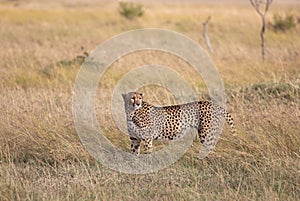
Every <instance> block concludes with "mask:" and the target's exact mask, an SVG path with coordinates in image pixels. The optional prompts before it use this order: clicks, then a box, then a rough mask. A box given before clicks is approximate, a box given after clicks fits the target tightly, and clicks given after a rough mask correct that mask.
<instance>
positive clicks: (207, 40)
mask: <svg viewBox="0 0 300 201" xmlns="http://www.w3.org/2000/svg"><path fill="white" fill-rule="evenodd" d="M210 19H211V16H208V18H207V19H206V20H205V21H204V22H203V28H204V29H203V37H204V39H205V43H206V46H207V48H208V49H209V51H210V52H213V49H212V46H211V43H210V40H209V37H208V34H207V29H208V28H207V26H208V23H209V21H210Z"/></svg>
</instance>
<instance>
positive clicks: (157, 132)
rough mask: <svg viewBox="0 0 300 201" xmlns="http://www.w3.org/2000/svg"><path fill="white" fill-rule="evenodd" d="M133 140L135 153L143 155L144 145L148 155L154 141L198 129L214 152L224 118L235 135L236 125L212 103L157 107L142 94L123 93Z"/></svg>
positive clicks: (131, 140)
mask: <svg viewBox="0 0 300 201" xmlns="http://www.w3.org/2000/svg"><path fill="white" fill-rule="evenodd" d="M122 97H123V100H124V105H125V112H126V118H127V130H128V134H129V137H130V143H131V153H132V154H134V155H139V154H140V144H141V141H143V142H144V151H145V153H151V151H152V141H153V140H175V139H178V138H180V137H181V136H182V135H183V134H184V131H185V130H186V129H188V128H196V129H197V130H198V135H199V139H200V142H201V144H202V145H203V146H204V147H205V148H206V149H207V150H209V151H210V150H212V149H213V148H214V146H215V144H216V141H217V133H218V129H219V127H220V124H221V120H222V118H225V120H226V122H227V123H228V124H229V126H230V127H231V130H232V132H233V133H234V132H235V128H234V122H233V119H232V117H231V115H230V114H229V113H228V112H226V110H225V109H224V108H222V107H220V106H218V105H216V104H214V103H213V102H211V101H196V102H190V103H185V104H181V105H171V106H154V105H152V104H149V103H147V102H145V101H144V100H143V94H142V93H138V92H129V93H127V94H123V93H122Z"/></svg>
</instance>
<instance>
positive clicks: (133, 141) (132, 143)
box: [130, 137, 141, 156]
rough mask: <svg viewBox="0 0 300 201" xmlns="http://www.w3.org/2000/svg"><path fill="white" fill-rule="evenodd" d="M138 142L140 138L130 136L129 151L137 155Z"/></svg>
mask: <svg viewBox="0 0 300 201" xmlns="http://www.w3.org/2000/svg"><path fill="white" fill-rule="evenodd" d="M140 144H141V140H140V139H137V138H134V137H130V147H131V153H132V154H134V155H136V156H138V155H139V154H140Z"/></svg>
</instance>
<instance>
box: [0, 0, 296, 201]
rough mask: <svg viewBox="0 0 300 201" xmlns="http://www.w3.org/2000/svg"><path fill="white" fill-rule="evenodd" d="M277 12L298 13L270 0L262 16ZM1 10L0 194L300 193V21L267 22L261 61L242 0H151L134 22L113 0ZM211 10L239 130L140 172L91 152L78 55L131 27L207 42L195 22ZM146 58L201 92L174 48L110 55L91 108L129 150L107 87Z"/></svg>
mask: <svg viewBox="0 0 300 201" xmlns="http://www.w3.org/2000/svg"><path fill="white" fill-rule="evenodd" d="M34 5H36V4H34ZM150 8H151V9H150ZM153 8H155V9H153ZM277 12H284V13H293V14H294V15H297V16H299V15H300V14H299V9H298V8H297V7H288V6H287V7H285V6H281V7H276V6H274V7H272V8H271V10H270V15H269V19H271V16H272V15H273V14H274V13H277ZM0 13H1V14H0V15H1V16H2V17H1V18H0V25H1V26H0V44H1V49H0V66H1V67H0V77H1V79H0V102H1V104H0V200H140V199H146V200H150V199H153V200H299V199H300V185H299V184H300V172H299V167H300V162H299V161H300V160H299V157H300V150H299V149H300V148H299V147H300V138H299V125H300V121H299V119H300V118H299V116H300V103H299V90H300V89H299V87H300V86H299V84H300V83H299V79H300V78H299V65H300V63H299V61H300V60H299V47H300V40H299V37H298V32H299V27H297V28H296V29H295V30H292V31H289V32H287V33H273V32H271V31H268V32H267V46H268V49H269V52H270V53H269V54H268V57H267V60H266V61H265V62H262V61H261V60H260V54H259V41H258V39H259V37H258V32H259V26H258V24H259V18H258V17H256V13H255V12H254V11H253V10H252V8H251V7H250V6H249V7H247V6H241V5H236V6H234V5H232V6H225V7H224V5H222V6H220V5H209V6H207V5H205V6H204V5H185V6H179V5H168V6H165V5H156V4H151V5H146V6H145V14H144V16H143V17H141V18H139V19H135V20H131V21H129V20H126V19H124V18H122V17H121V16H118V14H117V4H114V3H110V4H106V5H105V6H104V7H98V6H95V7H93V8H92V7H89V6H87V7H85V8H84V9H82V8H80V7H76V6H69V5H64V6H60V7H58V8H57V7H52V8H43V10H40V9H37V8H36V7H30V6H28V5H27V6H26V5H22V3H21V4H20V5H19V6H13V5H12V3H5V4H4V3H1V4H0ZM208 15H211V16H212V24H210V28H209V34H210V36H211V41H212V44H213V46H214V50H215V51H214V53H213V54H212V55H211V56H212V58H213V60H214V61H215V63H216V65H217V66H218V68H219V70H220V73H221V75H222V77H223V79H224V82H225V86H226V88H227V91H226V92H227V96H228V104H227V108H228V110H229V111H231V113H232V114H233V116H234V119H235V122H236V125H237V136H236V137H235V136H232V135H231V134H230V132H229V131H228V128H227V127H225V130H224V132H223V135H222V137H221V139H220V141H219V143H218V144H217V147H216V149H215V151H214V153H213V154H212V155H210V156H209V157H208V158H206V159H203V160H200V159H198V158H197V156H198V152H199V150H200V147H201V145H200V143H199V142H198V141H197V140H195V142H194V144H193V146H192V147H191V148H190V150H189V151H188V152H187V153H186V154H185V155H184V156H183V157H182V158H181V159H180V160H179V161H177V162H176V163H175V164H173V165H171V166H170V167H168V168H166V169H163V170H161V171H159V172H156V173H151V174H147V175H128V174H122V173H119V172H115V171H112V170H109V169H107V168H106V167H104V166H102V165H101V164H99V163H98V162H96V161H95V160H94V159H93V158H92V157H91V156H90V155H89V154H88V153H87V152H86V151H85V149H84V147H83V146H82V144H81V142H80V140H79V138H78V136H77V133H76V131H75V127H74V123H73V117H72V89H73V83H74V81H75V78H76V74H77V72H78V70H79V67H80V65H79V63H80V61H78V60H76V57H77V56H78V55H83V52H84V51H87V52H89V51H91V50H92V49H94V48H95V47H96V46H97V45H98V44H99V43H100V42H102V41H104V40H106V39H108V38H109V37H111V36H113V35H115V34H118V33H120V32H122V31H127V30H130V29H133V28H143V27H160V28H168V29H172V30H175V31H178V32H181V33H183V34H186V35H188V36H189V37H191V38H192V39H194V40H195V41H198V42H199V43H201V44H204V41H203V39H202V36H201V30H202V25H201V23H202V21H203V20H205V19H206V17H207V16H208ZM82 46H84V50H82V48H81V47H82ZM153 61H155V63H159V64H162V65H167V66H170V67H173V68H174V69H176V70H177V71H178V72H180V73H181V74H182V75H183V76H184V77H185V79H187V80H188V81H189V82H190V83H191V85H192V86H193V88H194V89H195V91H196V92H197V94H198V95H199V97H203V98H204V97H206V87H205V85H204V83H203V82H202V80H201V77H195V76H194V73H193V71H192V69H191V68H190V66H189V65H188V64H187V63H185V62H184V61H181V60H180V59H178V58H176V57H174V56H172V55H168V54H165V53H164V54H162V53H157V52H149V51H148V52H147V51H145V52H140V53H136V54H130V55H127V56H126V57H124V58H122V59H120V60H118V61H117V62H115V63H114V64H113V65H112V66H111V67H110V69H109V70H108V71H107V72H106V74H105V76H104V78H103V80H102V82H101V83H104V84H101V85H99V91H98V92H97V96H96V98H97V102H96V106H95V107H96V108H97V117H98V120H99V122H100V123H101V125H102V126H103V127H104V128H105V130H106V131H107V133H106V135H107V137H108V138H109V139H110V140H111V141H112V143H113V144H115V145H116V146H119V147H121V148H122V149H124V150H127V151H129V141H128V138H127V137H126V136H125V135H124V134H122V133H121V132H120V131H118V129H117V128H116V127H115V126H114V124H111V123H109V122H112V117H111V114H110V99H111V96H112V95H111V94H112V91H113V87H114V86H115V84H116V83H117V81H118V79H120V77H121V76H122V75H123V74H124V73H125V72H126V71H128V70H129V69H132V68H134V67H137V66H139V65H143V64H148V63H149V62H153ZM141 90H142V91H144V92H145V95H146V98H147V100H150V101H151V102H154V103H156V104H171V103H172V101H173V99H172V97H170V99H161V98H160V96H157V94H156V92H157V91H158V90H159V91H160V92H161V93H163V94H165V95H166V96H168V92H166V91H164V90H163V89H162V88H155V87H153V86H152V87H148V88H147V87H146V88H142V89H141ZM100 106H101V107H100Z"/></svg>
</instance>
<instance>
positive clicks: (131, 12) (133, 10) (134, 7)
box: [119, 2, 144, 19]
mask: <svg viewBox="0 0 300 201" xmlns="http://www.w3.org/2000/svg"><path fill="white" fill-rule="evenodd" d="M119 6H120V8H119V12H120V14H121V15H122V16H124V17H126V18H127V19H133V18H135V17H141V16H142V15H143V14H144V10H143V6H142V5H140V4H136V3H132V2H120V4H119Z"/></svg>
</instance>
